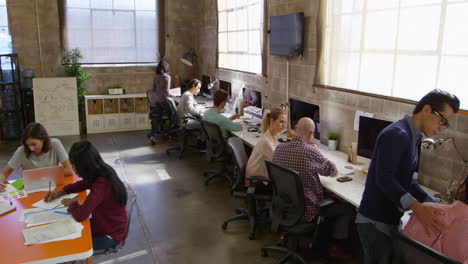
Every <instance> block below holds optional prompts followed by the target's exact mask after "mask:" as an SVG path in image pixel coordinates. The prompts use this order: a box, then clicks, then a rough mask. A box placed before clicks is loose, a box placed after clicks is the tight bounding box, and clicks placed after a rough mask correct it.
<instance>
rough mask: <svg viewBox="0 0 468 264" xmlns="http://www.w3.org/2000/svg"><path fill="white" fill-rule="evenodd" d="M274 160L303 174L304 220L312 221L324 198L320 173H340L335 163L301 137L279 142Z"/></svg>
mask: <svg viewBox="0 0 468 264" xmlns="http://www.w3.org/2000/svg"><path fill="white" fill-rule="evenodd" d="M273 162H274V163H276V164H279V165H281V166H284V167H286V168H289V169H291V170H294V171H297V172H298V173H299V175H300V176H301V181H302V185H303V188H304V196H305V204H306V210H305V213H304V216H303V218H302V221H304V222H310V221H312V220H313V219H314V218H315V217H316V216H317V215H318V214H319V209H320V207H319V202H320V200H322V198H323V188H322V185H321V184H320V178H319V177H318V175H319V174H320V175H323V176H335V175H336V174H337V173H338V171H337V170H336V166H335V164H333V163H332V162H331V161H329V160H328V159H326V158H325V157H324V156H323V155H322V154H321V153H320V152H319V150H318V149H317V148H315V147H313V146H311V145H309V144H306V143H305V142H304V140H303V139H302V138H300V137H295V138H293V139H292V140H291V141H290V142H288V143H284V144H279V145H278V146H277V147H276V149H275V152H274V153H273Z"/></svg>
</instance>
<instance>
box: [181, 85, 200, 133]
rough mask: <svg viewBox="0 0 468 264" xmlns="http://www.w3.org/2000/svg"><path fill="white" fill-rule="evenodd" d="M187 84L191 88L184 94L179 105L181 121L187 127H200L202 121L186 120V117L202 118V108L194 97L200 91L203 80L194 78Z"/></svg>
mask: <svg viewBox="0 0 468 264" xmlns="http://www.w3.org/2000/svg"><path fill="white" fill-rule="evenodd" d="M187 86H188V87H189V88H188V90H187V91H185V93H184V94H183V95H182V97H181V98H180V102H179V105H178V106H177V113H178V115H179V122H180V124H181V125H182V124H185V125H186V126H187V127H193V128H200V122H198V121H195V120H192V119H188V120H185V119H184V117H191V118H201V114H202V109H201V108H200V107H199V106H198V104H197V102H196V101H195V99H194V97H193V96H194V95H197V94H198V93H199V92H200V87H201V82H200V81H199V80H198V79H193V80H191V81H190V82H189V83H188V84H187Z"/></svg>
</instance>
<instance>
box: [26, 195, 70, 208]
mask: <svg viewBox="0 0 468 264" xmlns="http://www.w3.org/2000/svg"><path fill="white" fill-rule="evenodd" d="M76 196H78V194H76V193H70V194H67V195H64V196H60V197H59V198H57V199H55V200H53V201H50V202H46V201H44V199H42V200H40V201H39V202H37V203H35V204H33V206H34V207H39V208H44V209H52V208H55V207H58V206H61V205H62V200H63V199H66V198H69V199H73V198H75V197H76Z"/></svg>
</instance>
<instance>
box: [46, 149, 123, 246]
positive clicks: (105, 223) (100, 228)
mask: <svg viewBox="0 0 468 264" xmlns="http://www.w3.org/2000/svg"><path fill="white" fill-rule="evenodd" d="M69 156H70V162H71V164H72V167H73V169H74V170H75V172H76V175H78V176H79V177H81V178H82V179H83V180H81V181H78V182H75V183H72V184H68V185H66V186H65V187H63V189H62V190H60V191H58V192H50V193H47V194H46V196H45V197H44V200H45V201H46V202H49V201H52V200H55V199H57V198H59V197H61V196H63V195H66V194H69V193H77V192H81V191H84V190H86V189H90V190H91V192H90V193H89V195H88V197H87V198H86V200H85V201H84V203H82V204H80V203H78V201H76V200H73V199H63V200H62V204H64V205H65V206H68V212H69V213H70V214H71V215H72V216H73V218H75V220H76V221H78V222H81V221H84V220H86V219H87V218H88V217H89V216H90V215H92V218H91V233H92V236H93V249H94V250H99V249H107V248H111V247H113V246H115V245H117V244H118V243H120V242H122V241H123V240H124V239H125V235H126V233H127V223H128V218H127V212H126V211H125V205H126V204H127V191H126V189H125V185H124V184H123V182H122V181H121V180H120V178H119V177H118V176H117V173H116V172H115V170H114V169H113V168H112V167H111V166H109V165H108V164H107V163H105V162H104V160H102V157H101V155H100V154H99V152H98V151H97V149H96V148H95V147H94V146H93V145H92V144H91V142H89V141H87V140H83V141H80V142H76V143H74V144H73V145H72V147H71V149H70V153H69Z"/></svg>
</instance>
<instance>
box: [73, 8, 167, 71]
mask: <svg viewBox="0 0 468 264" xmlns="http://www.w3.org/2000/svg"><path fill="white" fill-rule="evenodd" d="M65 2H66V4H65V31H64V32H65V34H64V36H65V43H66V47H67V48H68V49H72V48H79V49H80V50H81V52H82V54H83V59H82V60H81V61H82V62H83V63H146V62H156V61H157V60H158V57H159V52H158V37H157V36H158V25H157V21H158V20H157V10H156V7H157V4H156V3H157V0H65Z"/></svg>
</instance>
